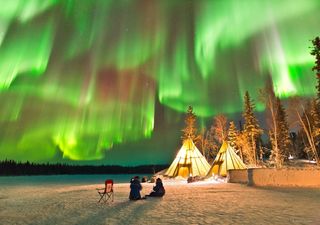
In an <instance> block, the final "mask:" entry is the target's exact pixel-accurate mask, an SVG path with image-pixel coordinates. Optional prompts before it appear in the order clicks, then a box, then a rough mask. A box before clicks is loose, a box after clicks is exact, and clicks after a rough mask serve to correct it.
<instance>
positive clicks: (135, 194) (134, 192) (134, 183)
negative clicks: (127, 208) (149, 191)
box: [129, 176, 142, 200]
mask: <svg viewBox="0 0 320 225" xmlns="http://www.w3.org/2000/svg"><path fill="white" fill-rule="evenodd" d="M130 183H131V184H130V195H129V199H130V200H139V199H141V195H140V191H141V190H142V186H141V184H140V180H139V177H138V176H135V177H134V178H133V179H131V181H130Z"/></svg>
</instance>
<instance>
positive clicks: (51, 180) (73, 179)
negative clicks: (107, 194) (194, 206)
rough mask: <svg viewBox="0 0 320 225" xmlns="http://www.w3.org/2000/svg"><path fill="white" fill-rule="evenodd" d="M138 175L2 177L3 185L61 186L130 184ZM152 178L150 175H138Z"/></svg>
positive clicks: (0, 184)
mask: <svg viewBox="0 0 320 225" xmlns="http://www.w3.org/2000/svg"><path fill="white" fill-rule="evenodd" d="M135 175H136V174H98V175H50V176H8V177H0V186H2V185H30V186H38V185H61V184H70V185H71V184H73V185H81V184H90V183H91V184H92V183H101V182H103V181H104V180H106V179H113V180H114V182H115V183H128V182H129V180H130V178H131V177H133V176H135ZM137 175H138V176H140V177H141V178H142V177H143V176H147V177H149V178H150V177H151V175H150V174H137Z"/></svg>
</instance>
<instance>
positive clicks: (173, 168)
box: [164, 138, 210, 178]
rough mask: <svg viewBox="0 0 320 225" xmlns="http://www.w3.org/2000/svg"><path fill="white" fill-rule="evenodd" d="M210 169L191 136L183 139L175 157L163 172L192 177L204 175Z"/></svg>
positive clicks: (168, 174) (175, 175) (171, 175)
mask: <svg viewBox="0 0 320 225" xmlns="http://www.w3.org/2000/svg"><path fill="white" fill-rule="evenodd" d="M209 169H210V164H209V163H208V162H207V160H206V159H205V158H204V156H203V155H202V154H201V153H200V151H199V150H198V149H197V147H196V146H195V144H194V143H193V141H192V139H191V138H187V139H185V140H184V141H183V144H182V147H181V148H180V150H179V152H178V154H177V156H176V158H175V159H174V160H173V162H172V164H171V165H170V167H169V168H168V170H167V171H166V172H165V174H164V175H165V176H169V177H177V176H181V177H185V178H186V177H194V176H205V175H206V174H207V173H208V171H209Z"/></svg>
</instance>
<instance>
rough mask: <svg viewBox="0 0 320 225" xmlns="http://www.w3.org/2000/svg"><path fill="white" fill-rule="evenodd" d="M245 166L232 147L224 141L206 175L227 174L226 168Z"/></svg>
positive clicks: (243, 167) (242, 167) (244, 167)
mask: <svg viewBox="0 0 320 225" xmlns="http://www.w3.org/2000/svg"><path fill="white" fill-rule="evenodd" d="M246 168H247V167H246V165H245V164H244V163H243V162H242V160H241V159H240V157H239V156H238V155H237V154H236V153H235V151H234V150H233V148H232V147H231V146H230V145H229V144H228V143H227V142H226V141H224V142H223V143H222V146H221V148H220V150H219V152H218V154H217V156H216V158H215V160H214V161H213V164H212V167H211V168H210V170H209V172H208V174H207V176H212V175H219V176H227V170H232V169H246Z"/></svg>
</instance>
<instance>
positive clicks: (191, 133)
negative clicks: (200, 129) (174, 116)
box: [182, 106, 197, 141]
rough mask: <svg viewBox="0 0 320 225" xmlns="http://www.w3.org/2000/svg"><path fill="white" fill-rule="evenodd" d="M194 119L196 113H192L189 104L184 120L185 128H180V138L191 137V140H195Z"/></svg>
mask: <svg viewBox="0 0 320 225" xmlns="http://www.w3.org/2000/svg"><path fill="white" fill-rule="evenodd" d="M196 119H197V118H196V115H195V114H194V113H193V108H192V106H189V107H188V110H187V115H186V118H185V120H184V122H185V128H184V129H182V132H183V136H182V139H183V140H186V139H188V138H191V139H192V140H193V141H194V140H195V138H196V132H197V128H196Z"/></svg>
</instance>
